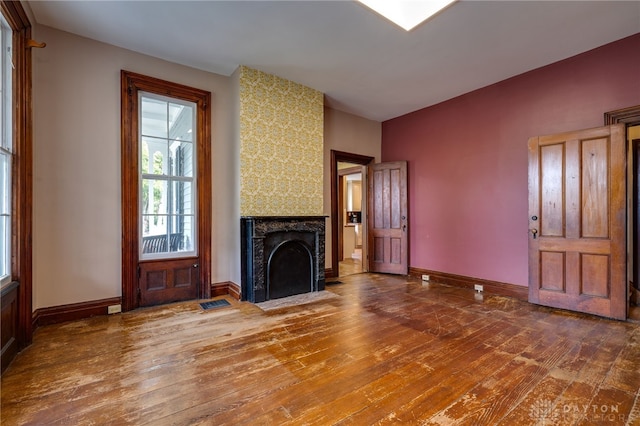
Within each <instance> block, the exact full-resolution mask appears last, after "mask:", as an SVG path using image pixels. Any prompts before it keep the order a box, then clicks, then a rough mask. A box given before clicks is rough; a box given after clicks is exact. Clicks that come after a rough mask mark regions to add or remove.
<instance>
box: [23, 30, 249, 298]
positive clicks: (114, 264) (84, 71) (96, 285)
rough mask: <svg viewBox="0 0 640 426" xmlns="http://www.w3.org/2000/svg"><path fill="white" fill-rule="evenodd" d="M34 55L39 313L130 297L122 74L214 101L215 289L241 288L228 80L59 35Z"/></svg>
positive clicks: (42, 34)
mask: <svg viewBox="0 0 640 426" xmlns="http://www.w3.org/2000/svg"><path fill="white" fill-rule="evenodd" d="M36 31H37V36H38V40H39V41H44V42H46V43H47V47H46V48H44V49H34V63H33V65H34V79H33V99H34V105H33V111H34V191H33V214H34V223H33V242H32V243H33V297H34V300H33V309H34V310H35V309H38V308H42V307H49V306H58V305H64V304H70V303H76V302H83V301H90V300H99V299H104V298H110V297H117V296H120V295H121V202H120V70H121V69H125V70H128V71H133V72H137V73H141V74H145V75H149V76H152V77H157V78H161V79H164V80H169V81H173V82H176V83H181V84H185V85H189V86H193V87H196V88H199V89H204V90H208V91H210V92H211V93H212V102H213V105H212V108H211V112H212V163H213V164H212V171H213V193H212V197H213V203H212V204H213V224H212V225H213V226H212V227H213V235H212V237H213V250H212V257H213V260H212V271H213V276H212V282H214V283H215V282H223V281H233V282H235V283H237V284H239V283H240V256H239V253H240V231H239V229H240V225H239V200H238V194H239V186H238V185H239V184H238V182H239V180H238V178H237V175H238V164H239V156H238V155H239V154H238V148H237V144H235V143H234V140H233V128H232V127H233V122H234V121H233V118H232V117H233V114H234V112H235V111H234V108H235V105H234V101H233V99H232V98H233V88H232V80H231V78H229V77H225V76H221V75H217V74H211V73H207V72H204V71H199V70H195V69H192V68H187V67H184V66H180V65H176V64H173V63H169V62H166V61H162V60H160V59H156V58H152V57H149V56H145V55H141V54H138V53H135V52H132V51H128V50H124V49H120V48H117V47H114V46H110V45H106V44H103V43H98V42H95V41H92V40H89V39H85V38H81V37H77V36H75V35H72V34H69V33H64V32H61V31H57V30H54V29H52V28H49V27H45V26H38V27H37V28H36Z"/></svg>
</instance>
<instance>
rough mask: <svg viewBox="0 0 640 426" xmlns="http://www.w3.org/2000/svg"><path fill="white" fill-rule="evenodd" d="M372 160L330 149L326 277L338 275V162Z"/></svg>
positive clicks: (366, 163)
mask: <svg viewBox="0 0 640 426" xmlns="http://www.w3.org/2000/svg"><path fill="white" fill-rule="evenodd" d="M374 162H375V158H374V157H369V156H367V155H360V154H353V153H349V152H343V151H336V150H333V149H332V150H331V272H330V273H328V274H327V278H337V277H339V276H340V262H339V260H338V231H339V229H338V227H339V226H340V225H339V214H340V212H339V211H338V210H339V209H338V197H339V194H338V180H339V177H338V163H352V164H360V165H362V166H368V165H369V164H373V163H374ZM363 186H364V183H363ZM362 256H366V253H362ZM363 262H367V260H365V259H364V258H363Z"/></svg>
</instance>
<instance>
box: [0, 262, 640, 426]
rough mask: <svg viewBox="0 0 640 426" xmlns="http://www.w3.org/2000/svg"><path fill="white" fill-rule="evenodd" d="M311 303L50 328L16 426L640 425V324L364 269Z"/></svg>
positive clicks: (9, 401) (11, 389)
mask: <svg viewBox="0 0 640 426" xmlns="http://www.w3.org/2000/svg"><path fill="white" fill-rule="evenodd" d="M341 281H342V284H337V285H332V286H329V287H328V290H327V291H330V292H333V293H335V294H338V295H339V296H340V297H332V298H328V299H324V300H319V301H317V302H314V303H312V304H307V305H302V306H294V307H289V308H285V309H282V310H275V311H269V312H263V311H262V310H261V309H260V308H259V307H257V306H255V305H252V304H250V303H246V302H238V301H235V300H234V299H232V298H227V300H228V301H229V302H230V304H231V306H228V307H223V308H217V309H213V310H209V311H204V310H202V309H201V308H200V306H199V304H198V303H197V302H195V301H194V302H186V303H178V304H172V305H167V306H164V307H156V308H148V309H140V310H137V311H135V312H129V313H125V314H120V315H113V316H108V317H107V316H103V317H95V318H91V319H87V320H83V321H76V322H70V323H65V324H57V325H50V326H44V327H41V328H39V329H38V330H36V333H35V336H34V342H33V345H32V346H30V347H29V348H27V349H26V350H25V351H23V352H22V353H21V354H19V355H18V356H17V358H16V359H15V361H14V362H13V364H12V365H11V366H10V367H9V368H8V370H7V371H6V372H5V374H4V375H3V377H2V407H1V409H2V410H1V416H2V424H3V425H25V424H37V425H42V424H47V425H94V424H95V425H109V424H112V425H125V424H135V425H147V424H148V425H192V424H202V425H210V424H211V425H239V424H251V425H300V424H309V425H330V424H340V425H371V424H401V423H405V424H425V425H448V424H464V425H508V426H512V425H533V424H538V425H543V424H546V425H550V424H553V425H593V424H595V425H638V424H640V391H639V387H640V326H639V325H638V324H636V323H625V322H616V321H610V320H605V319H601V318H597V317H591V316H586V315H580V314H575V313H569V312H563V311H558V310H552V309H547V308H542V307H538V306H534V305H530V304H528V303H525V302H520V301H517V300H515V299H509V298H504V297H496V296H484V297H483V296H482V295H480V294H475V293H473V292H472V291H470V290H467V289H461V288H454V287H447V286H443V285H439V284H436V283H430V284H425V285H423V284H422V283H421V282H419V281H417V280H415V279H410V278H405V277H393V276H383V275H372V274H358V275H352V276H349V277H344V278H341Z"/></svg>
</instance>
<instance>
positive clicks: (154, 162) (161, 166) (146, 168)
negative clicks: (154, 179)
mask: <svg viewBox="0 0 640 426" xmlns="http://www.w3.org/2000/svg"><path fill="white" fill-rule="evenodd" d="M140 154H141V159H140V160H141V171H142V173H144V174H150V175H165V176H166V175H168V174H169V162H170V158H169V150H168V145H167V140H166V139H155V138H142V152H141V153H140Z"/></svg>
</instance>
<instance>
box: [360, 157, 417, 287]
mask: <svg viewBox="0 0 640 426" xmlns="http://www.w3.org/2000/svg"><path fill="white" fill-rule="evenodd" d="M368 182H369V196H368V200H369V209H368V233H367V235H368V238H369V248H368V250H369V271H371V272H383V273H389V274H402V275H407V274H408V273H409V244H408V240H409V238H408V232H407V231H408V230H407V225H408V219H407V214H408V211H407V162H406V161H396V162H389V163H379V164H374V165H371V166H369V174H368Z"/></svg>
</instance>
